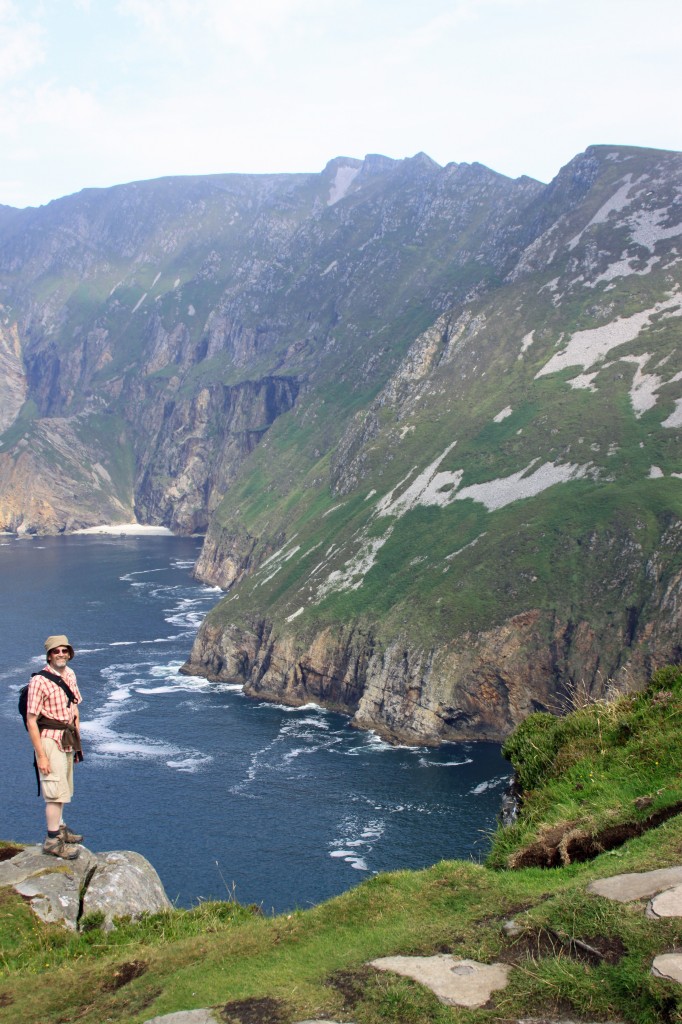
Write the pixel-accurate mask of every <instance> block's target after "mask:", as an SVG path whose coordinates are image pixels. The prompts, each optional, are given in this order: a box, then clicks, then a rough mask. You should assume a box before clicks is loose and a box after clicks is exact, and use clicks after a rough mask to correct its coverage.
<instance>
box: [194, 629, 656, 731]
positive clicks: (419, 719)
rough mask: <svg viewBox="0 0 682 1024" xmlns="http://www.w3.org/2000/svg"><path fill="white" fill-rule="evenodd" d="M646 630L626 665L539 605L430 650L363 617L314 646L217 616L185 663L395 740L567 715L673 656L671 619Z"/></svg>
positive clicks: (601, 641)
mask: <svg viewBox="0 0 682 1024" xmlns="http://www.w3.org/2000/svg"><path fill="white" fill-rule="evenodd" d="M646 632H647V635H648V642H646V643H643V644H641V645H640V646H639V648H637V649H635V651H633V657H632V658H631V659H630V661H629V662H628V664H627V667H619V665H618V654H617V652H618V649H619V648H618V644H617V643H616V644H614V643H613V638H609V640H608V641H607V638H606V637H604V636H599V635H597V634H596V633H595V632H594V631H593V630H592V629H591V628H590V626H589V625H588V623H587V622H581V623H577V624H572V623H569V622H565V621H563V622H559V621H557V620H556V619H555V618H554V616H552V615H549V614H547V613H543V612H540V611H539V610H533V611H529V612H526V613H523V614H520V615H516V616H513V617H512V618H511V619H509V620H508V621H507V622H505V623H504V624H503V625H502V626H500V627H499V628H497V629H491V630H488V631H486V632H483V633H478V634H476V635H472V634H466V635H463V636H461V637H458V638H456V639H453V641H452V642H451V643H449V644H448V645H447V646H443V647H439V648H435V649H432V650H428V651H422V650H414V649H412V648H410V647H409V645H408V644H407V643H401V642H400V641H393V642H392V643H389V644H386V645H384V644H381V643H380V642H378V641H377V638H376V637H375V636H373V635H372V634H371V633H369V632H367V631H362V630H360V629H357V628H352V627H348V628H338V629H331V628H328V629H325V630H322V631H321V632H320V633H318V634H317V635H316V636H315V637H314V639H313V640H312V642H308V643H307V644H306V643H302V642H301V641H300V640H297V639H296V638H295V636H293V635H288V636H287V635H286V634H285V635H284V636H281V637H280V636H278V635H277V634H276V631H275V629H274V628H273V626H272V624H271V623H267V622H265V621H257V622H254V623H253V624H252V628H251V629H249V630H247V629H245V628H243V627H237V626H234V625H233V626H231V627H230V626H227V627H216V626H213V625H211V623H210V622H208V623H206V624H205V625H204V626H203V627H202V629H201V631H200V633H199V636H198V637H197V640H196V641H195V644H194V647H193V649H192V653H191V657H190V659H189V661H188V663H187V665H186V666H185V667H184V669H183V671H186V672H189V673H192V674H200V675H205V676H207V677H208V678H209V679H216V680H217V679H223V680H225V679H228V680H231V681H239V682H243V684H244V691H245V693H247V694H248V695H250V696H253V697H258V698H259V699H267V700H272V701H277V702H280V703H285V704H291V705H294V706H300V705H302V704H305V703H307V702H309V701H314V702H317V703H320V704H322V705H323V706H325V707H328V708H332V709H335V710H338V711H342V712H344V713H346V714H348V715H351V716H352V725H354V726H356V727H358V728H361V729H371V730H374V731H376V732H377V733H379V734H380V735H381V736H382V737H384V738H386V739H388V740H389V741H391V742H396V743H409V744H421V743H426V744H439V743H442V742H447V741H456V740H462V739H478V740H501V739H504V738H505V737H506V736H507V735H508V734H509V733H510V732H511V731H512V730H513V729H514V728H515V726H517V725H518V724H519V723H520V722H522V721H523V719H524V718H526V717H527V715H528V714H530V713H531V712H533V711H540V710H544V711H547V710H549V711H554V712H557V713H558V712H562V711H564V710H567V709H569V708H570V707H571V705H572V702H573V701H574V699H575V700H579V699H581V697H583V696H585V695H586V694H590V695H591V696H593V697H603V696H606V695H608V693H609V692H615V691H617V690H623V691H625V690H627V689H629V688H632V687H635V688H636V687H638V686H643V685H644V684H645V682H646V680H647V679H648V678H649V676H650V674H651V672H652V671H653V670H654V669H655V668H657V667H660V666H661V665H662V664H665V663H666V662H667V661H669V660H671V658H672V656H673V653H674V644H675V643H676V641H675V638H674V636H673V635H672V633H673V632H674V631H673V630H672V629H670V630H665V631H663V635H662V636H661V637H660V642H659V643H655V642H652V641H655V640H656V639H657V638H656V637H655V636H654V635H653V631H651V630H649V631H646ZM666 634H667V635H666ZM609 649H612V650H613V652H614V655H613V656H614V658H615V661H614V662H613V664H612V665H611V666H609V665H608V662H607V661H606V659H605V653H606V652H607V651H608V650H609ZM577 673H581V674H580V675H577Z"/></svg>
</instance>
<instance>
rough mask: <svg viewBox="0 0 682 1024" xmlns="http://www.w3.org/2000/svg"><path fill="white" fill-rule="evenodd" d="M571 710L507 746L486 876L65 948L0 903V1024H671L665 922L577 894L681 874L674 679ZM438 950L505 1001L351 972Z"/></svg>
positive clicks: (182, 919)
mask: <svg viewBox="0 0 682 1024" xmlns="http://www.w3.org/2000/svg"><path fill="white" fill-rule="evenodd" d="M571 700H572V704H573V707H574V708H575V710H574V711H572V712H571V713H569V714H567V715H565V716H564V717H561V718H559V719H557V718H554V717H550V716H547V715H544V714H540V715H535V716H531V717H530V718H529V719H528V720H527V721H526V723H524V725H523V726H522V727H521V728H520V729H519V730H518V731H517V732H516V733H515V734H514V735H513V736H512V737H510V739H509V741H508V743H507V747H506V750H507V755H508V756H509V758H510V759H511V761H512V763H513V765H514V767H515V768H516V771H517V775H518V778H519V781H520V783H521V786H522V790H523V791H522V803H521V810H520V815H519V818H518V821H517V822H516V823H515V824H514V825H512V826H511V827H507V828H499V829H498V830H497V832H496V833H495V835H493V836H491V853H490V857H489V859H488V863H487V864H486V865H484V866H481V865H477V864H473V863H468V862H461V861H443V862H441V863H439V864H436V865H434V866H433V867H431V868H428V869H426V870H424V871H419V872H407V871H400V872H395V873H393V874H382V875H378V876H376V877H374V878H372V879H370V880H368V881H366V882H364V883H362V884H361V885H359V886H358V887H357V888H355V889H353V890H351V891H350V892H348V893H345V894H344V895H342V896H339V897H337V898H335V899H333V900H330V901H329V902H327V903H324V904H321V905H320V906H318V907H315V908H313V909H311V910H306V911H296V912H294V913H291V914H286V915H281V916H279V917H270V916H268V915H267V914H265V915H264V914H263V913H262V911H261V909H260V908H258V907H241V906H239V905H238V904H236V903H235V902H234V901H233V900H232V899H230V894H229V893H226V902H224V903H204V904H200V905H198V906H197V907H196V908H194V909H192V910H177V911H171V912H168V913H165V914H160V915H155V916H152V917H149V918H148V919H146V920H143V921H141V922H139V923H133V922H130V921H119V923H118V926H117V928H116V930H115V931H113V932H111V933H107V934H105V933H103V932H101V931H100V930H99V928H98V920H97V919H96V918H94V917H93V918H92V919H88V918H84V919H83V920H82V923H81V931H80V933H79V934H72V933H69V932H66V931H63V930H60V929H59V928H58V927H56V926H48V925H43V924H41V923H39V922H38V921H37V919H35V918H33V917H32V915H31V912H30V910H29V909H28V908H27V906H26V904H25V903H24V902H22V900H21V899H20V898H19V897H17V896H15V895H13V894H12V893H11V892H10V891H9V890H3V891H0V948H1V949H2V974H1V975H0V1007H2V1019H3V1021H7V1022H8V1024H26V1022H28V1021H31V1022H36V1024H37V1022H40V1024H67V1022H75V1021H82V1022H84V1024H101V1022H103V1021H105V1020H106V1021H109V1022H112V1024H114V1022H120V1024H124V1022H125V1024H142V1022H143V1021H145V1020H148V1019H150V1018H151V1017H153V1016H157V1015H160V1014H162V1013H171V1012H174V1011H179V1010H183V1009H190V1008H193V1007H206V1006H215V1007H218V1008H223V1014H224V1019H225V1020H226V1021H231V1022H240V1024H254V1022H257V1021H258V1022H263V1024H265V1022H266V1021H267V1022H270V1024H292V1022H294V1021H301V1020H304V1019H311V1018H314V1017H324V1018H329V1019H334V1020H338V1021H350V1020H353V1021H355V1022H357V1024H382V1022H393V1024H399V1022H400V1024H454V1022H458V1024H484V1022H486V1021H490V1022H493V1021H500V1020H504V1021H518V1020H520V1019H521V1018H535V1019H539V1018H541V1019H542V1020H550V1021H551V1020H555V1019H564V1020H565V1019H567V1018H571V1019H576V1020H591V1021H596V1020H604V1021H606V1020H619V1021H623V1022H627V1024H655V1022H661V1021H674V1020H678V1019H679V1018H680V1015H681V1014H682V994H680V989H679V986H676V985H675V984H674V983H672V982H669V981H665V980H663V979H660V978H655V977H653V976H652V975H651V973H650V968H651V963H652V960H653V958H654V957H655V956H657V955H659V954H661V953H663V952H668V951H670V950H674V949H679V948H680V944H681V942H682V931H681V926H680V920H679V919H677V918H667V919H666V918H659V919H657V920H653V919H651V918H650V917H648V916H646V915H645V913H644V906H643V904H642V903H630V904H627V905H624V904H621V903H616V902H613V901H612V900H609V899H606V898H604V897H601V896H595V895H592V894H590V893H588V892H587V891H586V887H587V885H588V883H589V882H590V881H592V880H593V879H598V878H605V877H609V876H612V875H615V874H621V873H626V872H641V871H647V870H652V869H656V868H662V867H666V866H671V865H676V864H679V863H680V857H681V856H682V821H681V819H680V816H679V810H680V808H681V807H682V783H681V781H680V773H679V749H680V744H681V742H682V671H680V670H679V669H677V668H670V669H665V670H663V671H661V672H660V673H658V674H657V675H656V676H655V677H654V679H653V680H652V681H651V683H650V685H649V686H648V688H647V689H646V691H644V692H643V693H642V694H640V695H638V696H630V697H624V698H619V699H617V700H615V701H611V702H605V701H591V700H589V699H587V698H586V695H585V694H584V693H582V692H580V691H579V690H577V691H575V692H574V693H573V695H572V698H571ZM563 710H567V709H566V708H564V709H563ZM562 840H563V842H562ZM4 850H5V851H6V852H9V851H8V848H7V846H6V845H5V847H4ZM541 851H544V854H549V855H551V854H552V851H554V853H555V854H557V855H556V857H555V860H554V863H555V864H556V866H554V867H550V868H542V867H539V866H534V865H537V864H538V863H539V862H540V861H539V855H540V852H541ZM557 851H559V852H558V853H557ZM514 864H516V865H520V866H517V867H516V868H514V867H512V865H514ZM524 864H525V865H528V866H523V865H524ZM510 921H513V922H514V927H510V926H509V925H508V922H510ZM444 952H449V953H453V954H455V955H456V956H457V957H461V958H469V959H475V960H477V961H479V962H483V963H491V962H502V963H504V964H507V965H510V966H511V968H512V970H511V972H510V975H509V983H508V985H507V987H506V988H505V989H504V990H502V991H499V992H497V993H495V994H494V996H493V999H492V1001H491V1003H490V1004H488V1005H486V1006H485V1007H483V1008H481V1009H476V1010H467V1009H463V1008H458V1007H448V1006H444V1005H443V1004H441V1003H440V1002H438V1000H437V999H436V997H435V996H434V995H433V994H432V993H431V992H430V991H429V990H427V989H426V988H424V987H422V986H420V985H418V984H416V983H414V982H411V981H408V980H406V979H404V978H400V977H398V976H397V975H394V974H390V973H383V972H382V973H379V972H378V971H376V970H374V969H373V968H371V967H369V966H368V965H367V963H368V961H369V960H371V959H374V958H377V957H380V956H389V955H396V954H402V955H406V954H409V955H419V956H428V955H433V954H436V953H444Z"/></svg>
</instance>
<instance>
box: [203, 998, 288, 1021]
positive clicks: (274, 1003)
mask: <svg viewBox="0 0 682 1024" xmlns="http://www.w3.org/2000/svg"><path fill="white" fill-rule="evenodd" d="M220 1015H221V1017H222V1018H223V1020H224V1021H225V1024H291V1011H290V1009H289V1008H288V1006H287V1004H286V1003H283V1002H282V1001H281V1000H280V999H270V998H267V997H266V998H265V999H236V1000H235V1001H234V1002H232V1003H225V1005H224V1006H223V1007H222V1009H221V1011H220Z"/></svg>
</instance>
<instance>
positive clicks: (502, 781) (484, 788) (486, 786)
mask: <svg viewBox="0 0 682 1024" xmlns="http://www.w3.org/2000/svg"><path fill="white" fill-rule="evenodd" d="M508 782H509V776H508V775H500V776H498V778H496V779H488V780H487V781H486V782H479V784H478V785H477V786H474V788H473V789H470V790H469V793H470V794H471V795H472V796H481V794H482V793H487V792H488V790H490V789H498V788H499V787H500V786H505V785H507V783H508Z"/></svg>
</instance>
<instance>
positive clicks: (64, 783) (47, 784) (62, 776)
mask: <svg viewBox="0 0 682 1024" xmlns="http://www.w3.org/2000/svg"><path fill="white" fill-rule="evenodd" d="M42 744H43V750H44V751H45V755H46V757H47V759H48V761H49V762H50V771H49V773H48V774H47V775H41V776H40V788H41V790H42V794H43V797H44V798H45V800H46V801H47V802H48V803H50V804H68V803H71V797H72V796H73V751H69V753H68V754H65V753H64V751H63V750H60V749H59V747H58V746H57V743H56V741H55V740H51V739H50V738H49V736H43V738H42Z"/></svg>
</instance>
